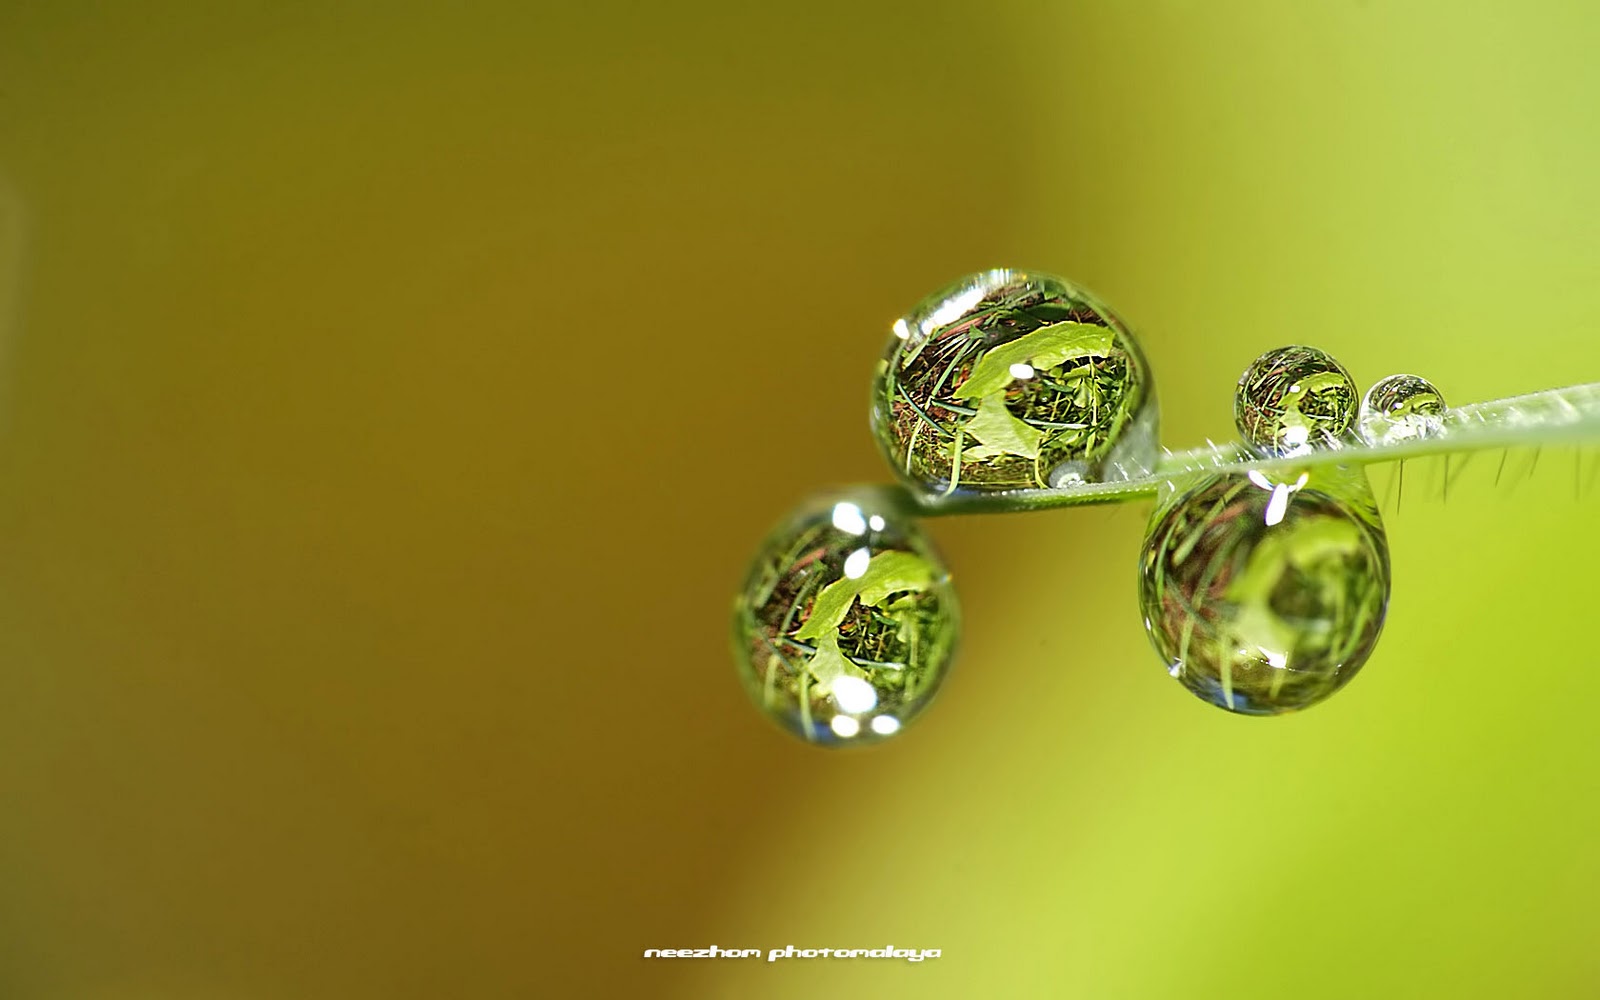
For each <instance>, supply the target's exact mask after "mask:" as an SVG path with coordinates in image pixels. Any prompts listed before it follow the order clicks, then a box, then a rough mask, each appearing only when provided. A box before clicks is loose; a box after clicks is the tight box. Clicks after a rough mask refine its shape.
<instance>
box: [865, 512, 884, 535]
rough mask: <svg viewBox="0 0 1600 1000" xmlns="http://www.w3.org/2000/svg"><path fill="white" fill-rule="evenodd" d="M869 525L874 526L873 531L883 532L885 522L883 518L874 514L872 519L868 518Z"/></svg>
mask: <svg viewBox="0 0 1600 1000" xmlns="http://www.w3.org/2000/svg"><path fill="white" fill-rule="evenodd" d="M867 524H869V525H871V526H872V530H873V531H882V530H883V524H884V522H883V518H881V517H879V516H878V515H876V514H874V515H872V516H871V517H869V518H867Z"/></svg>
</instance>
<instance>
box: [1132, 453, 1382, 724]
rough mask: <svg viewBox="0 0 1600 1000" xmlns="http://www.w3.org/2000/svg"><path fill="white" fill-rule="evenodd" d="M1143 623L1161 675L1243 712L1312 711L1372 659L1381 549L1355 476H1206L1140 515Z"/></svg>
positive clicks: (1371, 504)
mask: <svg viewBox="0 0 1600 1000" xmlns="http://www.w3.org/2000/svg"><path fill="white" fill-rule="evenodd" d="M1139 600H1140V605H1141V610H1142V612H1143V616H1144V620H1145V627H1146V629H1147V630H1148V632H1149V634H1150V639H1151V641H1152V643H1154V645H1155V648H1156V652H1157V653H1158V654H1160V656H1161V658H1162V660H1163V662H1164V663H1165V664H1166V665H1167V668H1168V671H1169V672H1170V673H1171V674H1172V676H1174V677H1176V678H1177V679H1178V680H1179V682H1180V683H1182V684H1183V686H1184V687H1186V688H1188V689H1189V690H1190V691H1191V692H1193V693H1194V694H1195V695H1197V696H1198V697H1200V698H1202V699H1204V700H1205V701H1208V702H1210V703H1211V704H1213V705H1217V706H1219V707H1221V708H1225V709H1228V710H1229V711H1233V712H1238V713H1241V714H1245V715H1276V714H1279V713H1282V712H1290V711H1294V710H1296V709H1300V708H1305V707H1307V706H1309V705H1314V704H1316V703H1317V702H1319V701H1322V700H1323V699H1325V698H1327V697H1328V696H1329V695H1331V694H1333V693H1334V692H1335V691H1337V690H1339V689H1340V688H1341V687H1343V686H1344V685H1345V684H1347V683H1349V681H1350V679H1351V678H1352V677H1353V676H1355V674H1356V672H1357V671H1358V670H1360V669H1361V666H1362V664H1364V663H1365V662H1366V660H1367V657H1368V656H1369V655H1371V653H1372V649H1373V646H1374V645H1375V644H1376V642H1377V639H1378V633H1379V631H1380V630H1381V629H1382V627H1383V620H1384V615H1385V613H1386V611H1387V608H1388V600H1389V548H1388V542H1387V540H1386V539H1385V537H1384V531H1383V524H1382V521H1381V520H1380V518H1379V516H1378V510H1377V505H1376V502H1375V501H1374V498H1373V495H1372V490H1371V488H1370V486H1368V484H1367V480H1366V475H1365V473H1364V472H1362V471H1361V470H1359V469H1346V468H1342V467H1328V468H1323V469H1318V470H1315V471H1309V470H1308V471H1304V472H1300V471H1296V472H1292V473H1263V472H1251V473H1249V474H1248V475H1238V474H1224V475H1216V476H1210V477H1207V478H1205V479H1204V480H1201V481H1199V482H1198V483H1193V484H1190V485H1189V486H1188V487H1187V488H1186V489H1182V490H1180V491H1174V492H1173V493H1171V494H1169V496H1168V497H1167V499H1166V500H1165V501H1164V502H1163V503H1161V504H1160V505H1159V506H1158V507H1157V509H1156V511H1155V513H1154V515H1153V516H1152V518H1151V524H1150V533H1149V535H1148V536H1147V537H1146V539H1145V544H1144V550H1143V553H1142V555H1141V558H1140V577H1139Z"/></svg>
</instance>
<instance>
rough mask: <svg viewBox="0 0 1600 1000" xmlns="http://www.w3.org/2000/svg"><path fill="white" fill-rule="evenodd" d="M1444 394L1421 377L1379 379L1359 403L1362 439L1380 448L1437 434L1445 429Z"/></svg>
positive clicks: (1402, 376) (1408, 376) (1392, 376)
mask: <svg viewBox="0 0 1600 1000" xmlns="http://www.w3.org/2000/svg"><path fill="white" fill-rule="evenodd" d="M1445 412H1446V407H1445V402H1444V395H1443V394H1442V393H1440V392H1439V390H1438V388H1436V387H1435V386H1434V384H1433V383H1432V382H1429V381H1428V380H1427V379H1425V378H1423V377H1422V376H1420V375H1390V376H1388V377H1387V378H1382V379H1379V380H1378V381H1377V382H1374V383H1373V384H1372V387H1371V388H1370V389H1368V390H1367V394H1366V395H1365V396H1364V397H1362V400H1361V418H1360V429H1361V437H1362V439H1363V440H1365V441H1366V442H1367V443H1368V444H1371V445H1375V446H1381V445H1387V444H1398V443H1400V442H1402V441H1414V440H1417V439H1419V438H1425V437H1429V436H1431V435H1433V434H1437V433H1438V432H1439V431H1440V429H1441V428H1442V427H1443V426H1444V415H1445Z"/></svg>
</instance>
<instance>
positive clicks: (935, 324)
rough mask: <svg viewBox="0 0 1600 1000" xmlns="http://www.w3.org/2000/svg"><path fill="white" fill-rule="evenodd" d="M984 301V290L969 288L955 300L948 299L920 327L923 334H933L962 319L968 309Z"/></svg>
mask: <svg viewBox="0 0 1600 1000" xmlns="http://www.w3.org/2000/svg"><path fill="white" fill-rule="evenodd" d="M981 301H983V288H982V287H981V286H980V287H977V288H969V289H967V290H966V291H964V292H962V293H961V294H960V295H957V296H956V297H955V298H953V299H946V300H945V302H944V304H943V305H941V306H940V307H939V308H937V309H935V310H934V311H933V313H932V315H930V316H929V317H928V318H927V319H925V320H923V321H922V322H921V323H920V324H918V325H919V326H921V327H922V332H923V333H932V332H933V331H935V330H937V329H939V328H940V327H941V326H949V325H950V324H951V323H954V322H955V321H956V320H958V319H960V318H961V317H962V315H963V314H965V313H966V311H967V310H968V309H971V308H972V307H973V306H975V305H977V304H978V303H979V302H981Z"/></svg>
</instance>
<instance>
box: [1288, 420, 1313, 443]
mask: <svg viewBox="0 0 1600 1000" xmlns="http://www.w3.org/2000/svg"><path fill="white" fill-rule="evenodd" d="M1310 440H1311V428H1309V427H1306V426H1305V425H1303V424H1296V425H1294V426H1293V427H1286V428H1284V430H1283V443H1284V444H1286V445H1288V446H1289V447H1291V448H1304V447H1305V444H1306V442H1307V441H1310Z"/></svg>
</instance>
